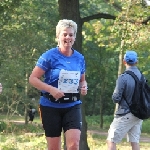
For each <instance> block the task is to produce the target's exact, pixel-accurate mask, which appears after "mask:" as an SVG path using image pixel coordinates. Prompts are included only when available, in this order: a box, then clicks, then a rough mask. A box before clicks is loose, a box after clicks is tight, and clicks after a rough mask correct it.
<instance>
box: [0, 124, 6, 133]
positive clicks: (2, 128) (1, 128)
mask: <svg viewBox="0 0 150 150" xmlns="http://www.w3.org/2000/svg"><path fill="white" fill-rule="evenodd" d="M6 128H7V124H6V123H5V122H4V121H0V132H4V131H5V130H6Z"/></svg>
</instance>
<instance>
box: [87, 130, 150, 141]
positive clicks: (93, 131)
mask: <svg viewBox="0 0 150 150" xmlns="http://www.w3.org/2000/svg"><path fill="white" fill-rule="evenodd" d="M87 132H88V133H90V134H99V135H104V136H106V137H107V132H103V131H98V130H88V131H87ZM140 142H145V143H150V137H148V136H146V135H143V134H142V135H141V138H140Z"/></svg>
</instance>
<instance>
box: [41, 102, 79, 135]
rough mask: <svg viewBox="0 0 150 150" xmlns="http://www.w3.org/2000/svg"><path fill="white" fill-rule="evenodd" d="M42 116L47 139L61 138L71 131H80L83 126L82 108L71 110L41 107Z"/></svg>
mask: <svg viewBox="0 0 150 150" xmlns="http://www.w3.org/2000/svg"><path fill="white" fill-rule="evenodd" d="M40 113H41V114H40V115H41V119H42V124H43V128H44V130H45V136H46V137H59V136H60V135H61V132H62V128H63V130H64V133H65V132H66V131H67V130H69V129H79V130H81V126H82V115H81V106H80V104H79V105H75V106H73V107H70V108H52V107H47V106H42V105H40Z"/></svg>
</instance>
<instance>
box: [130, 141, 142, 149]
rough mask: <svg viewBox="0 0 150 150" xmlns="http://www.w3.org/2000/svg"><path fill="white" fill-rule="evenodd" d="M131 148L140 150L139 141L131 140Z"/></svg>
mask: <svg viewBox="0 0 150 150" xmlns="http://www.w3.org/2000/svg"><path fill="white" fill-rule="evenodd" d="M131 146H132V150H140V146H139V143H135V142H131Z"/></svg>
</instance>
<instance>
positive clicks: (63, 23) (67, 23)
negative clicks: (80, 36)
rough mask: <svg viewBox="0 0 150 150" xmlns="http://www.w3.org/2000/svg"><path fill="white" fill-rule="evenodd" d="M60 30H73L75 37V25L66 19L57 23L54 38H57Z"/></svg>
mask: <svg viewBox="0 0 150 150" xmlns="http://www.w3.org/2000/svg"><path fill="white" fill-rule="evenodd" d="M62 28H73V30H74V36H75V37H76V33H77V24H76V23H75V22H74V21H72V20H67V19H63V20H59V22H58V24H57V26H56V37H58V35H59V34H60V31H61V30H62Z"/></svg>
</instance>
